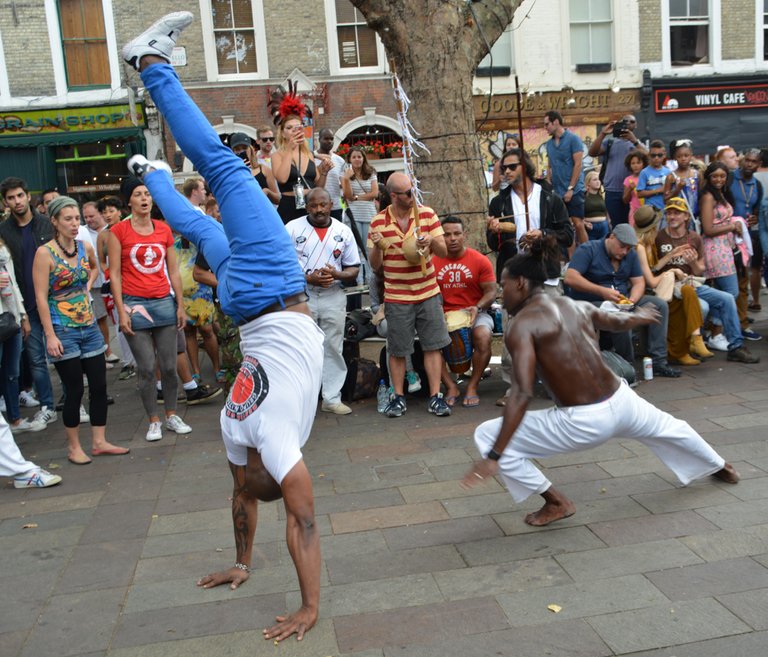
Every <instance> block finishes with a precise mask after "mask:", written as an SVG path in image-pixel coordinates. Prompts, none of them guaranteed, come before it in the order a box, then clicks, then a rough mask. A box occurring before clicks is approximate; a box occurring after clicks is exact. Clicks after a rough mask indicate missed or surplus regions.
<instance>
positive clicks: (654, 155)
mask: <svg viewBox="0 0 768 657" xmlns="http://www.w3.org/2000/svg"><path fill="white" fill-rule="evenodd" d="M651 157H664V153H651Z"/></svg>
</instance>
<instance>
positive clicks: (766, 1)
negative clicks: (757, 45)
mask: <svg viewBox="0 0 768 657" xmlns="http://www.w3.org/2000/svg"><path fill="white" fill-rule="evenodd" d="M762 25H763V61H764V62H768V0H763V20H762Z"/></svg>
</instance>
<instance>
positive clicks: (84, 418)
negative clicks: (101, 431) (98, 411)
mask: <svg viewBox="0 0 768 657" xmlns="http://www.w3.org/2000/svg"><path fill="white" fill-rule="evenodd" d="M90 421H91V416H90V415H88V411H86V410H85V406H83V405H82V404H80V424H89V423H90Z"/></svg>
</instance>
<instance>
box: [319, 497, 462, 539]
mask: <svg viewBox="0 0 768 657" xmlns="http://www.w3.org/2000/svg"><path fill="white" fill-rule="evenodd" d="M447 517H448V514H447V513H446V512H445V509H444V508H443V507H442V506H441V504H440V503H439V502H423V503H421V504H411V505H399V506H389V507H380V508H376V509H367V510H365V511H347V512H343V513H332V514H331V526H332V527H333V531H334V533H335V534H345V533H349V532H358V531H366V530H368V529H383V528H385V527H399V526H401V525H416V524H421V523H428V522H434V521H436V520H444V519H445V518H447Z"/></svg>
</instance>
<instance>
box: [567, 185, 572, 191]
mask: <svg viewBox="0 0 768 657" xmlns="http://www.w3.org/2000/svg"><path fill="white" fill-rule="evenodd" d="M565 191H566V192H572V191H573V185H568V189H566V190H565Z"/></svg>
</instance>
